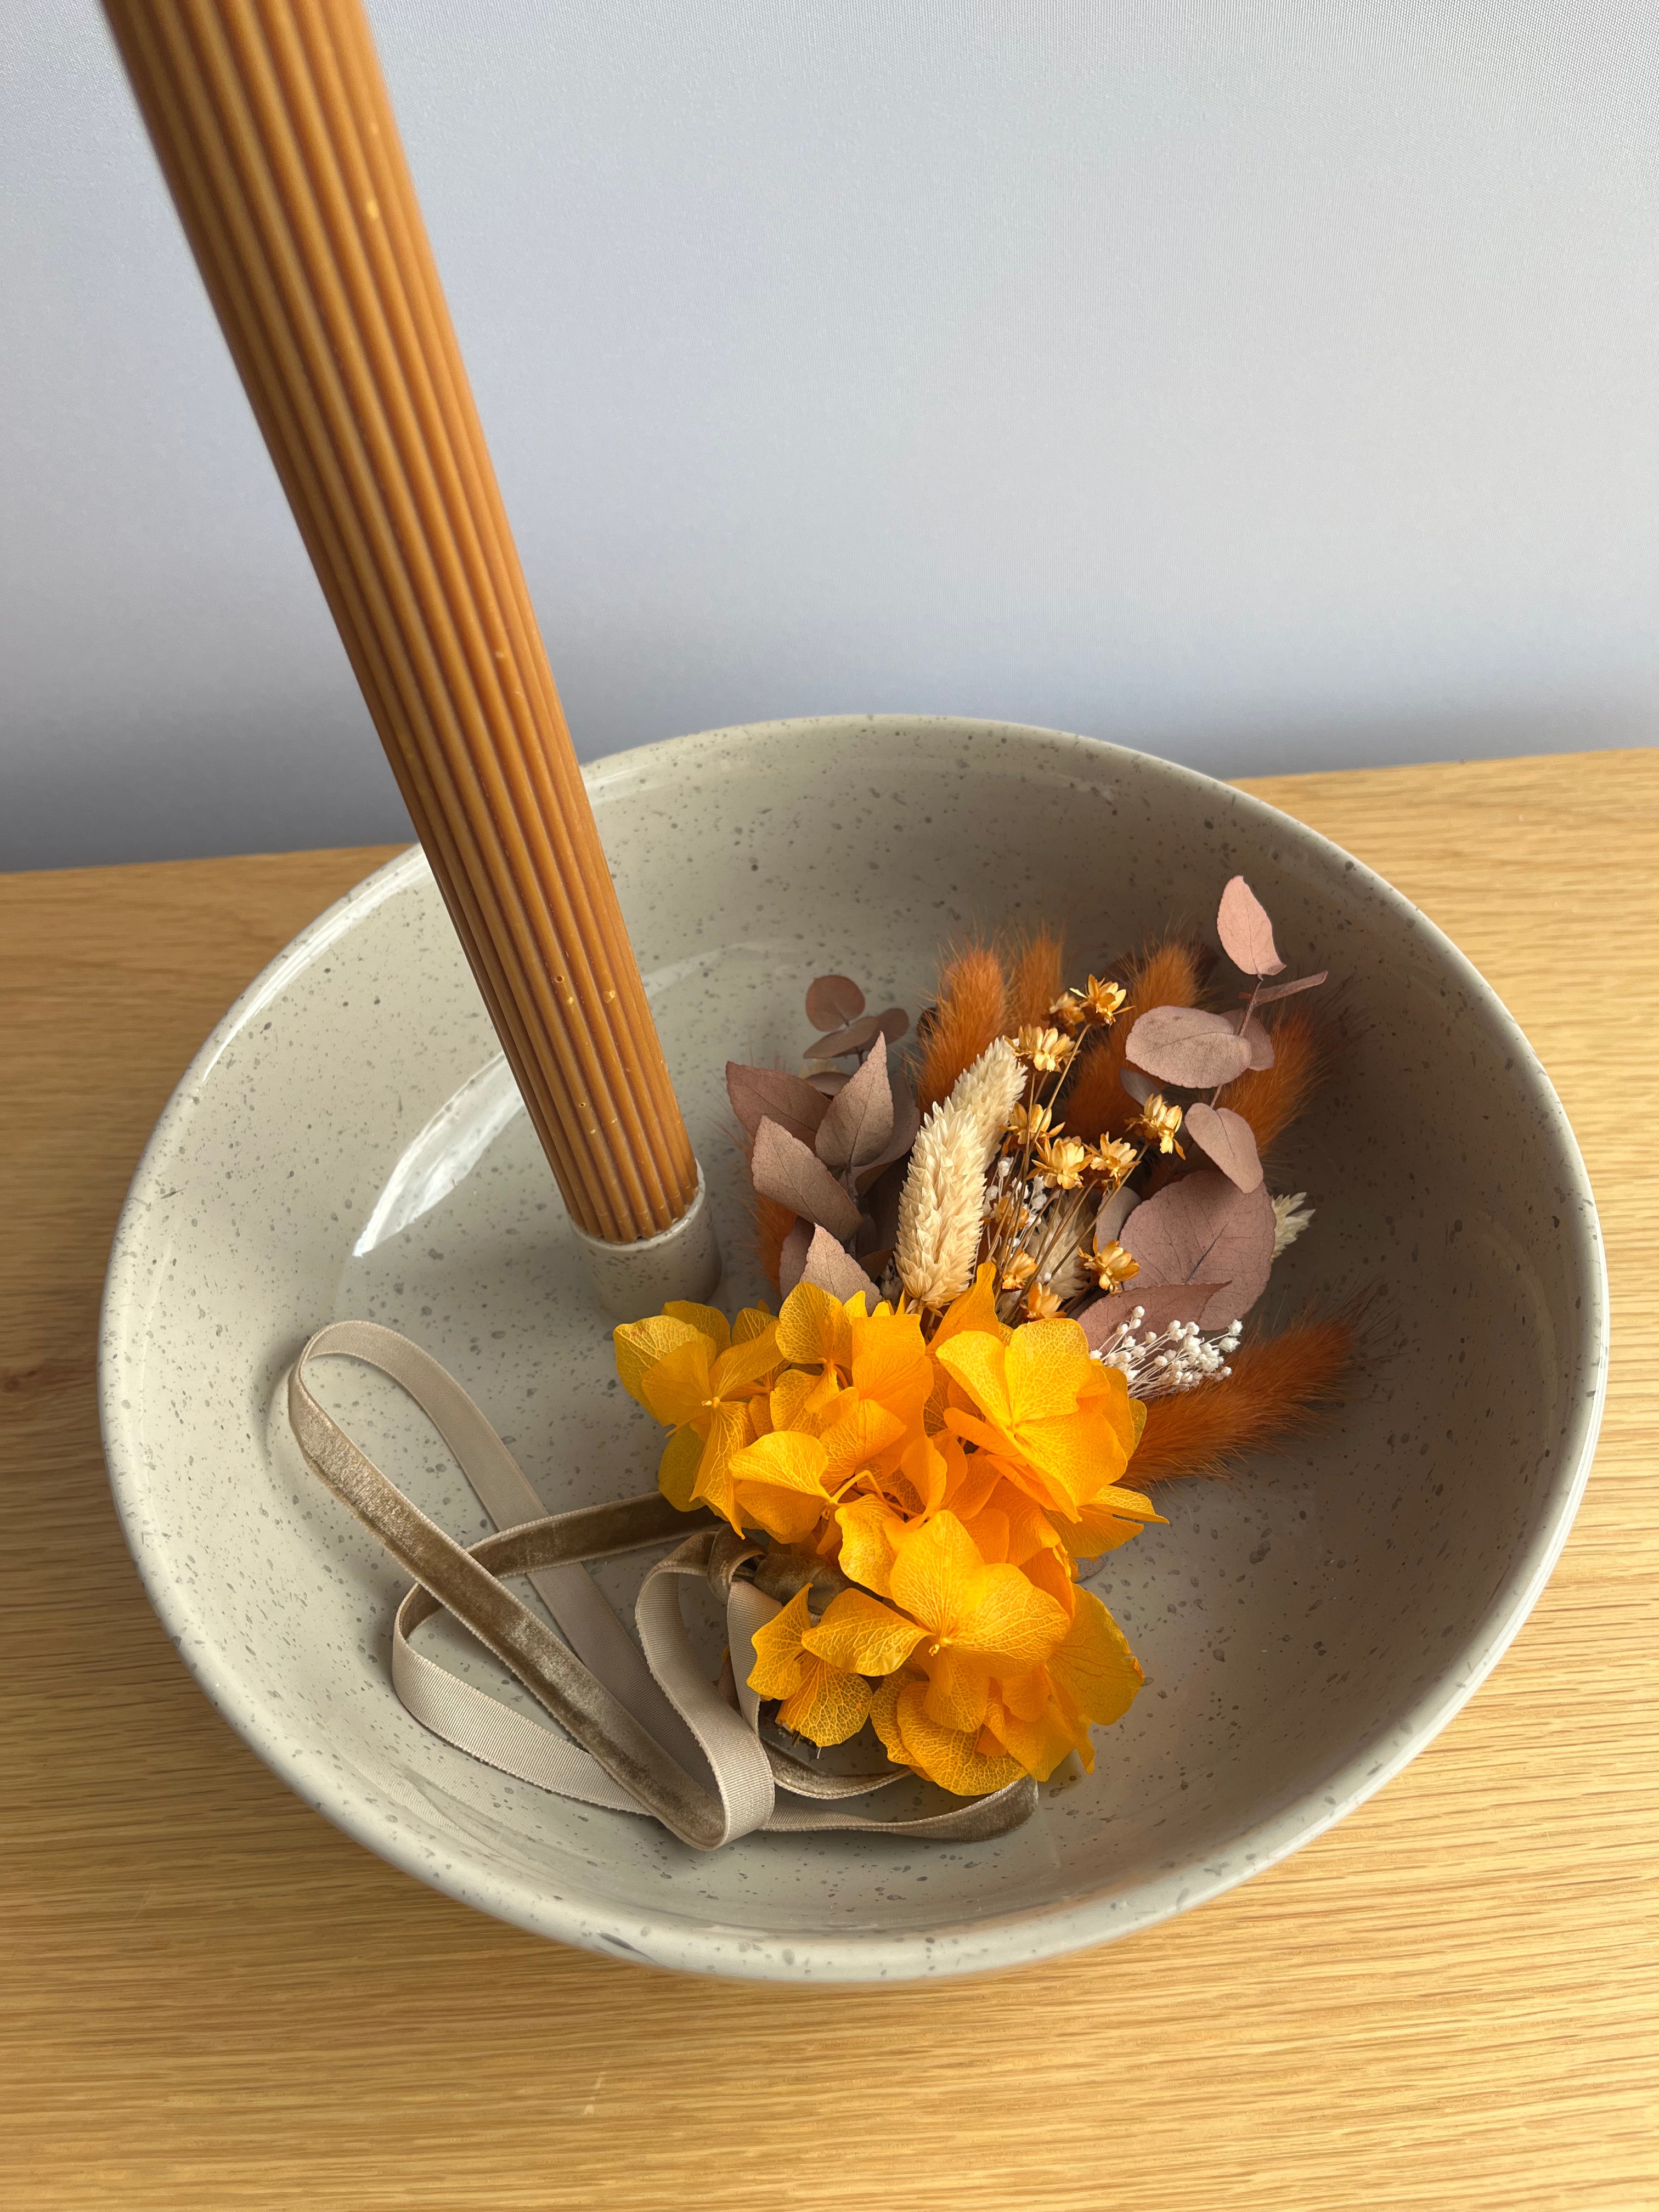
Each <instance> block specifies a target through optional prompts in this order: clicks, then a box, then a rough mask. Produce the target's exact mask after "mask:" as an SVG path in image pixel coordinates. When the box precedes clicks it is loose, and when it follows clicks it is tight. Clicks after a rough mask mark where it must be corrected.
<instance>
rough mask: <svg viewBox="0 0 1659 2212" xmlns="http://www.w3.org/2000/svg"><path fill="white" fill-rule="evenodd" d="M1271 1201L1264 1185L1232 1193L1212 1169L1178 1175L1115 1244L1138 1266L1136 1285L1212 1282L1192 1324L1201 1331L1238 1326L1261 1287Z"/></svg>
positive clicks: (1232, 1186) (1269, 1255) (1269, 1253)
mask: <svg viewBox="0 0 1659 2212" xmlns="http://www.w3.org/2000/svg"><path fill="white" fill-rule="evenodd" d="M1273 1226H1274V1225H1273V1200H1272V1199H1271V1198H1269V1197H1268V1195H1267V1185H1266V1184H1265V1183H1258V1184H1257V1185H1256V1187H1255V1189H1254V1190H1251V1191H1243V1190H1240V1189H1239V1188H1238V1186H1237V1183H1234V1182H1230V1181H1229V1179H1228V1178H1227V1177H1226V1176H1225V1175H1222V1174H1221V1173H1220V1172H1219V1171H1218V1170H1216V1169H1214V1168H1205V1169H1202V1170H1200V1172H1199V1173H1198V1174H1197V1175H1189V1176H1182V1178H1181V1180H1180V1181H1179V1182H1172V1183H1170V1185H1169V1187H1168V1188H1166V1189H1164V1190H1161V1191H1159V1192H1158V1195H1157V1196H1156V1197H1155V1198H1149V1199H1148V1200H1146V1203H1145V1204H1144V1205H1142V1206H1137V1207H1136V1208H1135V1210H1134V1212H1133V1213H1132V1214H1131V1215H1130V1216H1129V1218H1128V1220H1127V1222H1125V1224H1124V1225H1123V1230H1122V1233H1121V1236H1120V1237H1119V1240H1118V1241H1119V1243H1121V1245H1122V1246H1123V1248H1124V1249H1125V1250H1126V1251H1127V1252H1132V1253H1133V1255H1134V1256H1135V1258H1136V1259H1137V1260H1138V1261H1139V1262H1140V1277H1139V1278H1137V1295H1136V1303H1137V1304H1144V1303H1145V1301H1144V1299H1143V1298H1142V1297H1140V1295H1139V1291H1140V1285H1141V1280H1142V1279H1144V1283H1145V1287H1146V1288H1147V1289H1149V1290H1150V1289H1152V1288H1154V1287H1156V1286H1157V1285H1159V1284H1161V1283H1184V1284H1188V1285H1193V1284H1197V1283H1200V1282H1203V1283H1218V1284H1219V1285H1220V1286H1221V1287H1220V1288H1219V1289H1218V1290H1217V1291H1214V1292H1213V1293H1212V1296H1211V1297H1210V1298H1209V1299H1208V1300H1207V1301H1206V1304H1205V1308H1204V1310H1203V1312H1202V1314H1201V1315H1200V1316H1199V1318H1200V1320H1201V1322H1203V1325H1204V1327H1205V1328H1225V1326H1226V1324H1227V1323H1228V1322H1230V1321H1233V1320H1235V1319H1237V1320H1242V1319H1243V1316H1245V1315H1246V1314H1247V1313H1248V1312H1249V1310H1250V1308H1251V1307H1252V1306H1253V1305H1254V1304H1255V1302H1256V1300H1257V1299H1258V1298H1259V1297H1261V1293H1262V1291H1264V1290H1266V1288H1267V1274H1268V1271H1269V1269H1270V1268H1271V1267H1272V1266H1273Z"/></svg>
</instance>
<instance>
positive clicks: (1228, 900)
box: [1215, 876, 1285, 975]
mask: <svg viewBox="0 0 1659 2212" xmlns="http://www.w3.org/2000/svg"><path fill="white" fill-rule="evenodd" d="M1215 933H1216V935H1217V936H1218V938H1219V939H1221V943H1222V947H1223V949H1224V951H1225V953H1226V955H1227V957H1228V958H1229V959H1230V960H1231V962H1232V963H1233V965H1234V967H1235V968H1242V969H1243V970H1244V973H1245V974H1246V975H1278V973H1279V970H1280V969H1281V968H1283V966H1284V965H1285V963H1284V962H1283V961H1282V960H1281V959H1280V958H1279V948H1278V947H1277V945H1274V943H1273V924H1272V922H1271V921H1269V920H1268V919H1267V908H1266V907H1265V906H1263V905H1262V903H1261V900H1260V899H1259V898H1258V897H1257V896H1256V895H1255V892H1254V891H1253V890H1251V889H1250V887H1249V884H1247V883H1246V882H1245V880H1244V878H1243V876H1235V877H1233V878H1232V879H1231V882H1230V883H1229V884H1227V886H1226V888H1225V890H1224V891H1223V892H1222V894H1221V906H1220V909H1219V911H1218V913H1217V915H1216V918H1215Z"/></svg>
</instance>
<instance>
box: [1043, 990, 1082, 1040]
mask: <svg viewBox="0 0 1659 2212" xmlns="http://www.w3.org/2000/svg"><path fill="white" fill-rule="evenodd" d="M1048 1012H1050V1013H1051V1014H1052V1015H1053V1016H1054V1019H1055V1020H1056V1021H1057V1022H1058V1023H1059V1024H1060V1027H1061V1029H1063V1030H1068V1031H1069V1032H1071V1033H1072V1034H1073V1035H1075V1034H1076V1032H1077V1031H1078V1030H1080V1029H1081V1028H1082V1027H1083V1024H1085V1022H1086V1021H1087V1020H1088V1018H1089V1009H1088V1008H1087V1006H1085V1005H1084V1003H1083V1000H1082V999H1081V998H1080V997H1079V995H1078V994H1077V993H1076V992H1075V991H1062V992H1061V993H1060V996H1059V997H1058V998H1057V999H1056V1000H1054V1004H1053V1006H1050V1007H1049V1009H1048Z"/></svg>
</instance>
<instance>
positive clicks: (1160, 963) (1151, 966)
mask: <svg viewBox="0 0 1659 2212" xmlns="http://www.w3.org/2000/svg"><path fill="white" fill-rule="evenodd" d="M1198 963H1199V948H1198V946H1197V945H1193V944H1189V943H1188V941H1187V939H1184V938H1179V937H1170V938H1165V939H1164V941H1163V942H1162V943H1161V944H1159V945H1152V947H1151V948H1150V949H1149V950H1148V951H1146V952H1144V953H1143V954H1142V955H1141V957H1140V958H1139V960H1138V961H1136V962H1135V963H1133V965H1132V966H1131V967H1130V969H1129V970H1128V974H1127V979H1126V981H1127V990H1128V994H1129V996H1128V1000H1127V1004H1126V1005H1125V1006H1124V1007H1123V1008H1122V1010H1121V1012H1120V1013H1119V1015H1118V1018H1117V1019H1116V1021H1115V1022H1114V1023H1113V1024H1112V1026H1111V1028H1110V1029H1109V1030H1106V1031H1104V1033H1099V1032H1097V1035H1096V1036H1095V1039H1094V1042H1091V1043H1090V1044H1087V1045H1085V1048H1084V1050H1083V1053H1082V1054H1081V1056H1080V1057H1079V1060H1078V1064H1077V1070H1076V1073H1074V1074H1073V1076H1072V1077H1071V1078H1070V1079H1069V1080H1068V1081H1067V1083H1066V1088H1065V1089H1064V1090H1063V1091H1061V1092H1060V1113H1061V1115H1062V1116H1063V1118H1064V1120H1065V1124H1066V1128H1067V1129H1068V1130H1070V1132H1071V1133H1072V1134H1073V1136H1074V1137H1082V1138H1084V1139H1085V1140H1086V1141H1087V1142H1089V1143H1091V1144H1093V1143H1094V1142H1096V1141H1097V1139H1100V1138H1102V1137H1121V1135H1122V1134H1123V1133H1124V1131H1125V1130H1126V1129H1127V1127H1128V1126H1129V1124H1130V1122H1131V1121H1133V1118H1134V1114H1135V1106H1134V1102H1133V1099H1132V1098H1131V1097H1129V1094H1128V1092H1127V1091H1126V1090H1125V1089H1124V1088H1123V1085H1121V1083H1120V1082H1119V1081H1118V1078H1119V1076H1120V1075H1121V1073H1122V1072H1123V1048H1124V1047H1125V1046H1126V1045H1127V1042H1128V1041H1129V1031H1130V1030H1132V1029H1133V1027H1134V1024H1135V1020H1136V1018H1137V1017H1138V1016H1139V1015H1141V1014H1144V1013H1145V1012H1146V1010H1147V1008H1148V1007H1149V1006H1196V1005H1197V1004H1198V1000H1199V992H1200V984H1201V981H1202V979H1201V977H1200V972H1199V964H1198Z"/></svg>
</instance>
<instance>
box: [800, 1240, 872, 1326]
mask: <svg viewBox="0 0 1659 2212" xmlns="http://www.w3.org/2000/svg"><path fill="white" fill-rule="evenodd" d="M800 1279H801V1280H802V1282H804V1283H816V1284H817V1286H818V1288H819V1289H820V1290H821V1291H829V1295H830V1297H832V1298H841V1299H843V1300H845V1299H847V1298H853V1297H858V1296H859V1294H860V1292H862V1293H863V1295H864V1297H865V1300H866V1304H865V1311H866V1313H867V1312H868V1311H869V1310H870V1308H871V1307H872V1306H875V1305H878V1304H880V1303H881V1292H880V1291H878V1289H877V1288H876V1286H875V1285H874V1284H873V1283H872V1281H871V1279H870V1278H869V1277H868V1275H866V1273H865V1272H864V1270H863V1268H862V1267H860V1265H859V1263H858V1261H856V1260H854V1258H853V1257H852V1255H851V1254H850V1253H848V1252H846V1251H843V1249H842V1247H841V1246H840V1245H839V1244H838V1243H836V1240H835V1238H834V1237H832V1236H830V1234H829V1231H828V1230H827V1229H815V1230H814V1231H812V1241H811V1243H810V1244H809V1245H808V1246H807V1248H806V1264H805V1267H803V1268H802V1269H801V1273H800Z"/></svg>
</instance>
